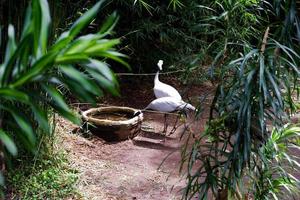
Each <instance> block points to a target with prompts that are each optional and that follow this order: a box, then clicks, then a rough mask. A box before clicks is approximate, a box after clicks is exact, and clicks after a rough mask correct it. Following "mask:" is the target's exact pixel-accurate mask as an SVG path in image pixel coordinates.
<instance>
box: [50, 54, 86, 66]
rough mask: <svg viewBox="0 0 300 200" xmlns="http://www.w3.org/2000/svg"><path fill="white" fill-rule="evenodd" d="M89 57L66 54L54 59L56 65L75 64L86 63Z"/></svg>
mask: <svg viewBox="0 0 300 200" xmlns="http://www.w3.org/2000/svg"><path fill="white" fill-rule="evenodd" d="M88 59H89V57H88V56H87V55H86V54H83V53H76V54H68V55H62V56H57V57H56V59H55V63H56V64H77V63H83V62H87V61H88Z"/></svg>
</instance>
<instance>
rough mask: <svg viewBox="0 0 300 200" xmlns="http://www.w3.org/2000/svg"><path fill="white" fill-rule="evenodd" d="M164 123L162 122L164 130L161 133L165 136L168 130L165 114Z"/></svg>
mask: <svg viewBox="0 0 300 200" xmlns="http://www.w3.org/2000/svg"><path fill="white" fill-rule="evenodd" d="M164 118H165V122H164V130H163V133H164V134H165V135H166V133H167V130H168V123H167V114H165V115H164Z"/></svg>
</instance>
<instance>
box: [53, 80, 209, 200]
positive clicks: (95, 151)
mask: <svg viewBox="0 0 300 200" xmlns="http://www.w3.org/2000/svg"><path fill="white" fill-rule="evenodd" d="M123 85H125V87H124V88H125V90H123V92H124V93H123V96H122V99H112V98H107V99H106V100H105V101H104V103H107V102H113V104H112V103H110V105H119V106H120V105H122V106H131V107H135V108H142V107H144V106H145V105H147V104H148V103H149V102H150V101H151V98H152V86H151V85H146V86H145V85H144V86H139V85H136V87H134V88H132V87H126V83H125V84H123ZM130 85H132V83H130ZM141 87H146V88H147V87H149V88H148V89H147V90H144V89H143V90H140V89H141ZM126 89H127V90H126ZM144 91H147V92H144ZM204 91H207V88H205V89H204ZM189 92H190V93H192V94H193V96H196V95H195V94H196V93H197V95H199V94H200V93H201V88H199V87H195V88H194V90H190V91H189ZM200 95H201V94H200ZM132 96H134V97H135V99H131V98H130V97H132ZM102 101H103V100H102ZM144 117H145V119H144V125H145V126H149V127H151V129H152V130H151V132H149V131H147V132H142V133H141V134H140V135H139V136H137V137H136V138H134V140H127V141H122V142H115V143H107V142H105V141H103V140H102V139H100V138H98V137H95V136H92V137H90V138H84V137H82V136H80V135H78V134H65V135H64V136H63V139H64V142H63V144H64V146H65V149H66V150H67V151H68V152H69V155H70V160H71V164H72V166H73V167H74V168H75V169H78V170H79V173H80V180H79V183H78V189H79V191H80V192H81V193H82V194H83V196H84V197H85V199H95V200H96V199H99V200H133V199H137V200H156V199H159V200H177V199H181V197H182V192H181V190H182V189H183V188H184V187H185V180H184V178H183V176H182V175H180V174H179V166H180V160H181V157H180V153H181V146H182V144H183V142H185V139H184V138H185V137H183V139H182V140H180V136H181V134H182V131H183V130H184V127H183V126H181V127H179V128H178V129H177V131H176V132H175V133H174V134H173V135H171V136H168V137H167V138H166V140H165V141H163V140H164V136H163V135H161V134H160V132H161V131H162V129H163V116H162V115H160V114H154V113H145V115H144ZM59 120H60V123H59V124H62V125H63V126H61V128H62V129H63V131H64V132H65V133H70V132H71V131H72V130H73V129H74V128H75V127H74V126H73V125H71V124H69V123H68V122H66V121H65V120H63V119H59ZM174 120H175V119H174V116H173V117H170V118H169V120H168V121H169V123H170V124H172V122H174ZM189 122H191V119H189V120H188V123H189ZM204 122H205V120H200V121H198V122H197V123H193V124H191V125H190V128H191V131H193V132H198V133H199V132H200V131H201V130H203V126H204ZM171 128H172V127H169V131H170V130H171ZM185 136H186V135H185ZM167 156H169V157H168V158H167V159H166V160H165V161H164V162H163V163H162V161H163V160H164V159H165V158H166V157H167Z"/></svg>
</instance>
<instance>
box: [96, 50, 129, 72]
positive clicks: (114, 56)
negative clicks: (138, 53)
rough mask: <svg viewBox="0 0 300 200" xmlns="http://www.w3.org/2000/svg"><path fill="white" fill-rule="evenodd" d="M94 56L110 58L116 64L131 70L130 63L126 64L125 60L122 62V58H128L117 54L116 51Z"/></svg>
mask: <svg viewBox="0 0 300 200" xmlns="http://www.w3.org/2000/svg"><path fill="white" fill-rule="evenodd" d="M94 56H98V57H104V58H110V59H112V60H114V61H116V62H119V63H121V64H122V65H124V66H126V67H127V68H128V69H129V70H130V69H131V68H130V66H129V65H128V63H126V62H125V61H124V60H122V59H121V58H120V57H127V56H125V55H124V54H122V53H119V52H116V51H106V52H100V53H98V54H94Z"/></svg>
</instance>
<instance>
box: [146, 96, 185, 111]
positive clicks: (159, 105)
mask: <svg viewBox="0 0 300 200" xmlns="http://www.w3.org/2000/svg"><path fill="white" fill-rule="evenodd" d="M180 105H181V102H180V101H179V100H178V99H176V98H173V97H162V98H158V99H155V100H153V101H152V102H151V103H150V104H149V105H148V106H147V107H146V108H145V109H151V110H157V111H161V112H173V111H175V110H177V109H178V108H179V106H180Z"/></svg>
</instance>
